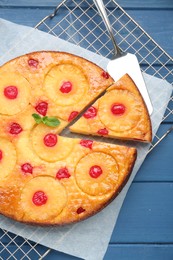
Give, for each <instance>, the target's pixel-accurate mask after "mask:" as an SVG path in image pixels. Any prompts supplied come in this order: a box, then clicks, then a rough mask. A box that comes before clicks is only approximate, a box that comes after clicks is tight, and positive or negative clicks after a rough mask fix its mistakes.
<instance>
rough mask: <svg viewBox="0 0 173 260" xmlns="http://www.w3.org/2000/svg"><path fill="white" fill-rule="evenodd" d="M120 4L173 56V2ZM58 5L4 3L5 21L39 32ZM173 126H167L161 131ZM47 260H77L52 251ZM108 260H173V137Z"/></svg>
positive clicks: (147, 176) (121, 221) (121, 224)
mask: <svg viewBox="0 0 173 260" xmlns="http://www.w3.org/2000/svg"><path fill="white" fill-rule="evenodd" d="M117 2H118V3H119V4H120V5H121V6H122V7H123V8H124V9H125V10H126V11H127V12H128V14H129V15H131V16H132V17H133V18H134V19H135V20H136V21H137V22H138V23H139V24H140V25H141V26H142V27H143V28H144V30H145V31H147V32H148V33H149V34H150V36H151V37H153V39H154V40H155V41H156V42H157V43H158V44H159V45H160V46H161V47H162V48H163V49H164V50H165V51H167V52H168V54H170V55H171V56H173V1H172V0H145V1H140V0H130V1H129V0H117ZM56 5H57V0H40V1H35V0H23V1H22V0H16V1H15V0H0V17H1V18H4V19H7V20H10V21H12V22H16V23H19V24H23V25H28V26H32V27H33V26H35V25H36V24H37V23H38V22H39V21H40V20H41V19H42V18H43V17H44V16H46V15H47V14H49V13H50V12H51V11H53V9H54V8H55V6H56ZM172 123H173V122H172V121H167V122H166V123H164V124H162V125H161V127H160V131H161V132H163V133H164V132H165V131H166V130H167V129H168V128H169V126H170V125H171V124H172ZM98 239H99V238H98ZM1 240H2V242H3V238H2V239H1ZM10 246H11V245H10ZM9 250H10V247H9ZM0 259H7V257H6V256H4V255H3V256H1V255H0ZM10 259H13V258H10ZM26 259H28V258H26ZM45 259H47V260H49V259H51V260H53V259H68V260H72V259H77V258H75V257H72V256H69V255H65V254H62V253H59V252H55V251H53V250H52V251H51V252H50V253H49V254H48V255H47V256H46V258H45ZM104 259H105V260H113V259H117V260H119V259H120V260H127V259H128V260H137V259H140V260H150V259H151V260H155V259H156V260H162V259H164V260H172V259H173V133H171V134H170V135H169V136H167V138H166V139H165V140H164V141H163V142H162V143H160V144H159V145H158V146H157V147H156V149H154V150H153V151H152V152H151V153H150V154H149V155H148V157H147V158H146V160H145V162H144V164H143V165H142V167H141V169H140V171H139V172H138V174H137V176H136V178H135V180H134V181H133V184H132V185H131V188H130V190H129V192H128V195H127V197H126V200H125V202H124V205H123V207H122V210H121V212H120V215H119V218H118V222H117V225H116V228H115V230H114V232H113V234H112V237H111V241H110V243H109V246H108V249H107V253H106V255H105V258H104Z"/></svg>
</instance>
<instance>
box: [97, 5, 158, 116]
mask: <svg viewBox="0 0 173 260" xmlns="http://www.w3.org/2000/svg"><path fill="white" fill-rule="evenodd" d="M93 2H94V4H95V5H96V7H97V9H98V11H99V13H100V15H101V17H102V18H103V21H104V23H105V26H106V28H107V30H108V32H109V35H110V38H111V40H112V43H113V47H114V57H113V58H112V60H111V61H109V63H108V65H107V71H108V73H109V75H110V76H111V77H112V78H113V79H114V80H115V81H117V80H119V79H120V78H121V77H122V76H123V75H124V74H126V73H127V74H128V75H129V76H130V77H131V78H132V79H133V81H134V83H135V84H136V86H137V87H138V89H139V91H140V93H141V95H142V96H143V99H144V100H145V103H146V106H147V108H148V112H149V114H150V115H151V114H152V112H153V106H152V103H151V100H150V97H149V94H148V90H147V88H146V85H145V82H144V79H143V76H142V73H141V69H140V66H139V62H138V59H137V57H136V55H135V54H132V53H125V52H122V51H121V50H120V48H119V47H118V45H117V43H116V41H115V37H114V35H113V31H112V27H111V25H110V21H109V19H108V16H107V13H106V10H105V6H104V3H103V1H102V0H93Z"/></svg>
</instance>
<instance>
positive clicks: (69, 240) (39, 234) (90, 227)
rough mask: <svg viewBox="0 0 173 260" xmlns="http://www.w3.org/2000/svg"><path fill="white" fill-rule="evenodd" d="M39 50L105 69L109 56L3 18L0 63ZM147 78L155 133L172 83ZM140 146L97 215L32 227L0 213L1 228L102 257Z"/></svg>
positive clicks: (95, 259)
mask: <svg viewBox="0 0 173 260" xmlns="http://www.w3.org/2000/svg"><path fill="white" fill-rule="evenodd" d="M38 50H57V51H66V52H70V53H74V54H76V55H79V56H83V57H85V58H87V59H88V60H91V61H93V62H94V63H97V64H98V65H100V66H101V67H102V68H104V69H106V65H107V62H108V59H106V58H103V57H101V56H99V55H97V54H94V53H92V52H89V51H87V50H85V49H82V48H80V47H77V46H75V45H73V44H70V43H68V42H66V41H64V40H61V39H59V38H56V37H54V36H51V35H48V34H47V33H44V32H41V31H39V30H36V29H33V28H30V27H26V26H21V25H17V24H14V23H11V22H8V21H5V20H2V19H0V65H2V64H3V63H4V62H6V61H8V60H10V59H12V58H14V57H16V56H19V55H22V54H25V53H28V52H32V51H38ZM144 79H145V82H146V85H147V88H148V92H149V95H150V97H151V100H152V103H153V106H154V112H153V114H152V127H153V134H155V133H156V131H157V129H158V127H159V125H160V122H161V119H162V117H163V115H164V111H165V108H166V106H167V102H168V100H169V98H170V95H171V92H172V86H171V85H170V84H169V83H168V82H166V81H164V80H161V79H158V78H155V77H153V76H149V75H147V74H144ZM137 149H138V159H137V161H136V164H135V167H134V170H133V172H132V175H131V177H130V179H129V181H128V183H127V184H126V186H125V188H124V189H123V190H122V192H121V193H120V194H119V196H118V197H117V198H116V199H115V200H114V201H113V202H112V203H111V204H110V205H109V206H107V207H106V208H105V209H104V210H102V211H101V212H100V213H98V214H97V215H95V216H93V217H91V218H89V219H87V220H85V221H83V222H80V223H78V224H73V225H68V226H65V227H36V226H34V227H33V226H29V225H25V224H21V223H18V222H15V221H12V220H10V219H8V218H6V217H4V216H0V228H3V229H6V230H8V231H10V232H13V233H15V234H18V235H20V236H23V237H25V238H27V239H30V240H32V241H35V242H37V243H40V244H42V245H45V246H47V247H50V248H53V249H55V250H58V251H61V252H64V253H68V254H71V255H74V256H77V257H80V258H83V259H88V260H101V259H103V257H104V254H105V252H106V249H107V246H108V243H109V240H110V237H111V234H112V231H113V229H114V226H115V224H116V220H117V217H118V214H119V211H120V209H121V206H122V203H123V201H124V198H125V196H126V193H127V191H128V189H129V187H130V184H131V182H132V180H133V178H134V177H135V175H136V173H137V171H138V169H139V167H140V166H141V164H142V162H143V161H144V159H145V156H146V154H147V152H148V149H149V145H148V144H138V145H137ZM137 195H138V194H136V196H137Z"/></svg>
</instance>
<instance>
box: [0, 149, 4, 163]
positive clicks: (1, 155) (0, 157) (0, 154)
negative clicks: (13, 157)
mask: <svg viewBox="0 0 173 260" xmlns="http://www.w3.org/2000/svg"><path fill="white" fill-rule="evenodd" d="M2 157H3V153H2V150H0V161H1V160H2Z"/></svg>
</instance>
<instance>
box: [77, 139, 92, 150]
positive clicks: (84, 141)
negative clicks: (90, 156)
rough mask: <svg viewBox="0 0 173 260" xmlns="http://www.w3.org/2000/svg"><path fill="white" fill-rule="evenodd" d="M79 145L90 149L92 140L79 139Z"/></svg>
mask: <svg viewBox="0 0 173 260" xmlns="http://www.w3.org/2000/svg"><path fill="white" fill-rule="evenodd" d="M80 145H82V146H84V147H86V148H89V149H92V145H93V141H92V140H81V141H80Z"/></svg>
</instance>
